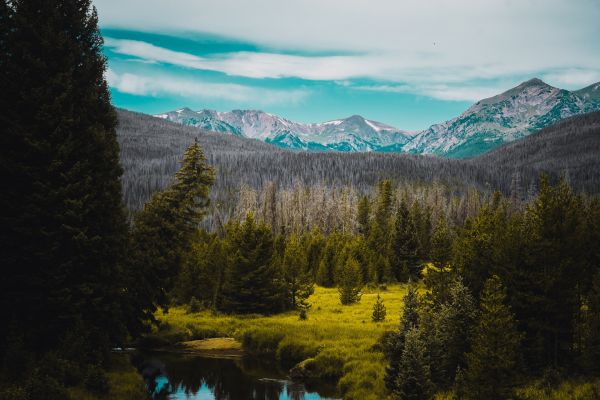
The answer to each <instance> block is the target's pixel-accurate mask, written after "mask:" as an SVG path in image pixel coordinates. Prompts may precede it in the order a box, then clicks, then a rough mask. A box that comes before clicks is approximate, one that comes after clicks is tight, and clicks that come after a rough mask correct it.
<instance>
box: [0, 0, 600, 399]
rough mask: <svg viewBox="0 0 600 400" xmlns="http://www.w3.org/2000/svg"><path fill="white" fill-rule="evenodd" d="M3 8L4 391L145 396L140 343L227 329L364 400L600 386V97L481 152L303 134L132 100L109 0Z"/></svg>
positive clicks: (291, 367) (591, 391)
mask: <svg viewBox="0 0 600 400" xmlns="http://www.w3.org/2000/svg"><path fill="white" fill-rule="evenodd" d="M0 26H1V27H2V29H1V30H0V72H1V74H2V75H1V80H2V83H3V96H1V99H0V101H1V103H0V113H1V117H2V122H3V126H4V130H3V133H2V135H0V137H1V140H2V143H1V144H0V161H1V162H0V174H1V175H2V176H3V177H4V180H5V185H4V190H2V191H0V226H1V230H0V251H1V254H2V273H3V277H2V278H3V279H2V280H0V306H1V308H2V310H3V312H4V315H3V318H2V323H1V324H0V399H2V400H4V399H6V400H55V399H56V400H64V399H115V400H120V399H144V398H147V396H148V393H147V387H146V386H145V385H144V382H143V381H142V378H141V376H140V374H139V373H138V371H137V370H136V368H135V367H134V366H133V364H131V363H130V359H129V356H128V355H127V354H122V353H123V351H122V350H123V349H127V348H129V347H131V346H135V347H139V348H143V347H159V348H161V347H162V348H165V347H167V348H168V346H170V345H174V344H177V343H180V342H183V341H186V340H190V339H206V338H223V337H227V338H233V339H235V340H237V341H239V342H240V343H241V348H242V350H243V351H244V352H245V353H246V354H249V355H253V356H256V357H271V358H273V359H274V361H275V362H277V363H279V364H280V366H281V367H282V368H286V369H287V370H288V371H289V375H290V376H292V377H293V378H295V379H299V380H306V381H308V380H310V379H315V380H324V381H327V382H328V383H329V384H331V385H333V386H334V388H335V391H336V393H337V394H339V395H340V396H342V397H343V398H345V399H355V400H359V399H360V400H364V399H402V400H404V399H433V398H438V399H451V398H452V399H492V400H494V399H497V400H501V399H511V398H522V399H539V398H544V397H543V396H547V398H561V397H559V396H563V397H562V398H573V396H572V395H571V394H570V393H567V394H561V393H562V392H561V390H562V389H561V388H563V386H564V385H567V386H568V385H575V386H577V388H578V389H577V390H578V391H579V392H578V393H579V394H578V395H577V398H580V399H594V398H598V395H599V393H600V382H598V379H597V377H598V374H599V373H600V370H599V366H600V362H599V361H600V198H599V197H598V196H597V191H598V186H597V182H598V180H597V179H598V172H599V171H598V166H597V161H598V160H597V159H595V158H593V157H591V156H590V157H587V156H586V157H583V156H582V154H584V153H585V151H595V150H594V149H596V148H597V147H594V146H596V143H597V139H596V140H594V139H593V138H594V137H595V136H597V132H598V122H597V121H598V115H599V114H598V113H595V114H590V115H587V116H582V117H577V118H573V119H571V120H567V121H564V122H563V123H561V124H559V125H557V126H556V127H551V128H548V130H545V131H542V132H540V133H538V134H537V135H536V136H534V137H532V139H530V140H529V141H523V142H521V144H519V143H517V144H514V145H509V146H508V147H507V153H503V152H502V150H497V151H495V152H492V153H490V154H488V155H485V156H483V157H482V158H480V159H474V160H466V161H465V160H449V159H442V158H437V157H427V156H416V155H410V154H408V155H398V154H378V155H374V154H338V153H327V154H325V153H320V154H313V153H294V152H287V151H283V150H277V149H274V148H272V147H269V146H268V145H266V144H263V143H259V142H255V141H248V140H244V139H240V138H234V137H230V136H225V135H220V134H216V133H206V132H203V131H199V130H195V129H192V128H185V127H180V126H176V125H173V124H169V123H166V122H164V121H160V120H158V119H153V118H151V117H148V116H144V115H140V114H133V113H129V112H126V111H122V110H121V111H118V110H116V109H115V108H114V106H113V105H112V104H111V96H110V92H109V89H108V85H107V82H106V80H105V72H106V59H105V58H104V56H103V55H102V51H101V49H102V44H103V39H102V37H101V35H100V31H99V30H98V15H97V13H96V10H95V9H94V8H93V7H92V5H91V3H90V1H89V0H71V1H67V0H64V1H62V0H61V1H56V2H47V1H41V0H37V1H35V0H12V1H8V0H4V1H2V3H0ZM565 132H567V133H565ZM573 132H575V133H573ZM542 135H545V136H547V137H549V138H550V139H548V142H545V143H546V144H544V143H540V139H539V138H540V137H542ZM566 136H568V139H569V140H571V139H573V141H574V144H569V143H565V141H566V140H567V139H566ZM579 136H581V137H579ZM590 138H592V139H590ZM566 145H568V147H570V148H572V149H581V150H573V151H572V152H571V153H570V156H569V158H566V160H571V161H570V162H568V163H566V164H564V163H560V162H558V161H556V162H555V161H553V158H552V157H551V156H550V155H552V154H554V156H553V157H556V152H553V150H552V149H550V148H549V147H548V148H545V149H543V150H535V149H536V146H538V147H546V146H566ZM532 149H533V150H532ZM205 151H206V153H205ZM528 151H532V152H534V153H535V154H536V155H539V154H548V155H549V156H548V157H549V158H548V159H549V160H550V161H548V162H542V161H539V162H538V163H537V164H536V165H529V163H528V161H527V160H531V159H532V158H527V157H525V156H524V154H526V153H527V152H528ZM506 154H508V155H507V156H505V155H506ZM578 156H579V157H578ZM486 160H487V161H486ZM515 160H521V161H519V163H517V162H516V161H515ZM565 162H566V161H565ZM580 162H582V163H583V164H580ZM494 163H497V164H498V165H500V166H503V167H497V168H491V165H494ZM513 164H514V165H513ZM507 165H512V167H511V168H508V167H507ZM572 166H580V168H574V167H573V168H571V167H572ZM544 171H546V173H544ZM594 185H595V186H594ZM365 315H366V317H365ZM555 393H558V394H556V395H555Z"/></svg>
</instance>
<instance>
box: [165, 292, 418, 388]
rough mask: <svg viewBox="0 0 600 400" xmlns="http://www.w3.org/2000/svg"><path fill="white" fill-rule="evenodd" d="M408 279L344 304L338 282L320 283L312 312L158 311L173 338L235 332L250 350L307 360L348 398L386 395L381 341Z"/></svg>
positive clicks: (310, 369)
mask: <svg viewBox="0 0 600 400" xmlns="http://www.w3.org/2000/svg"><path fill="white" fill-rule="evenodd" d="M377 293H379V294H380V295H381V297H382V298H383V301H384V304H385V306H386V309H387V316H386V320H385V321H384V322H381V323H374V322H372V321H371V314H372V312H373V304H374V303H375V300H376V297H377ZM405 293H406V286H405V285H391V286H388V287H387V288H386V290H380V291H377V290H375V289H373V290H365V292H364V294H363V296H362V298H361V300H360V302H359V303H358V304H354V305H349V306H342V305H341V304H340V301H339V293H338V290H337V289H335V288H331V289H329V288H323V287H316V288H315V293H314V294H313V295H312V296H311V297H310V299H309V302H310V303H311V304H312V307H311V309H310V310H309V311H308V318H307V319H306V320H300V319H299V317H298V313H297V312H288V313H284V314H278V315H274V316H259V315H256V316H228V315H219V314H213V313H211V312H210V311H202V312H198V313H188V311H187V310H186V309H185V308H183V307H178V308H172V309H170V310H169V312H168V313H167V314H163V313H159V314H158V315H157V317H158V319H159V321H161V326H160V328H159V334H160V336H161V337H163V338H167V339H168V340H169V341H171V342H173V341H179V340H190V339H202V338H210V337H220V336H230V337H234V338H236V339H238V340H240V341H241V342H242V343H243V347H244V350H245V351H246V353H248V354H250V355H257V356H261V357H264V356H270V357H275V358H276V359H277V360H278V361H279V363H280V364H281V365H282V366H283V367H284V368H291V367H293V366H294V365H295V364H297V363H299V362H302V361H304V362H303V363H302V366H303V369H304V372H305V374H306V375H307V376H308V377H313V378H321V379H328V380H333V381H338V380H339V384H338V387H339V389H340V392H341V394H342V395H343V396H344V398H347V399H382V398H384V397H385V388H384V383H383V376H384V371H385V360H384V357H383V354H382V353H381V351H379V350H378V349H377V342H378V340H379V339H380V337H381V335H382V334H383V333H384V332H385V331H386V330H393V329H396V328H397V326H398V324H399V320H400V312H401V309H402V298H403V297H404V295H405Z"/></svg>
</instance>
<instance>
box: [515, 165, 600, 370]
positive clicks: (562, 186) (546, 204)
mask: <svg viewBox="0 0 600 400" xmlns="http://www.w3.org/2000/svg"><path fill="white" fill-rule="evenodd" d="M583 211H584V210H583V207H582V202H581V198H580V197H579V196H577V195H576V194H575V193H573V191H572V190H571V188H569V186H568V185H567V183H566V182H565V181H564V180H561V181H560V182H559V184H558V185H557V186H555V187H552V186H551V185H550V184H549V182H548V179H547V178H546V177H544V176H542V178H541V181H540V190H539V194H538V196H537V198H536V199H535V201H534V203H533V204H532V205H531V206H529V207H528V208H527V209H526V212H525V216H524V222H523V224H524V228H523V233H524V237H523V239H522V241H523V242H524V243H525V248H524V251H523V253H524V254H525V257H526V258H525V260H524V265H523V266H522V267H521V268H517V269H516V271H515V276H514V277H513V279H512V281H513V282H515V283H514V285H515V287H514V288H510V289H511V294H513V295H512V296H511V305H512V307H513V310H514V311H515V313H516V315H517V317H518V319H519V321H522V324H523V330H524V331H525V332H526V337H525V348H526V349H527V351H526V356H527V358H528V360H529V362H530V364H531V365H533V366H535V367H536V368H543V367H546V366H553V367H554V368H557V367H560V366H561V365H568V364H569V362H570V360H571V359H572V357H573V352H572V349H573V346H572V345H573V343H572V341H573V337H574V336H575V332H574V323H573V321H575V320H576V319H577V318H578V316H579V311H578V309H580V308H581V296H582V295H583V293H584V290H583V289H584V288H586V287H589V282H590V281H591V274H590V272H589V271H590V269H589V268H590V266H589V264H587V263H586V250H585V246H586V240H585V219H584V216H583Z"/></svg>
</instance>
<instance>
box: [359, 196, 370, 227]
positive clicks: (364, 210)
mask: <svg viewBox="0 0 600 400" xmlns="http://www.w3.org/2000/svg"><path fill="white" fill-rule="evenodd" d="M370 212H371V202H370V199H369V196H363V197H361V198H360V201H359V202H358V209H357V212H356V222H357V223H358V233H360V234H361V235H367V234H368V231H369V217H370V215H369V214H370Z"/></svg>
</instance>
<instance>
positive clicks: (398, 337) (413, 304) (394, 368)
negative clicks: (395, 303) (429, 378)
mask: <svg viewBox="0 0 600 400" xmlns="http://www.w3.org/2000/svg"><path fill="white" fill-rule="evenodd" d="M402 301H403V303H404V307H403V310H402V317H401V318H400V326H399V328H398V331H397V332H395V333H394V334H392V335H391V336H390V337H389V338H388V343H386V345H385V354H386V357H387V359H388V361H389V364H388V366H387V367H386V370H385V384H386V387H387V388H388V390H389V391H390V392H395V391H396V390H397V389H398V386H397V377H398V374H399V368H400V360H401V358H402V353H403V351H404V342H405V339H406V334H407V332H408V331H409V330H411V329H413V328H418V327H419V298H418V295H417V290H416V289H415V287H414V285H412V284H409V286H408V290H407V292H406V295H405V296H404V298H403V299H402Z"/></svg>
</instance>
